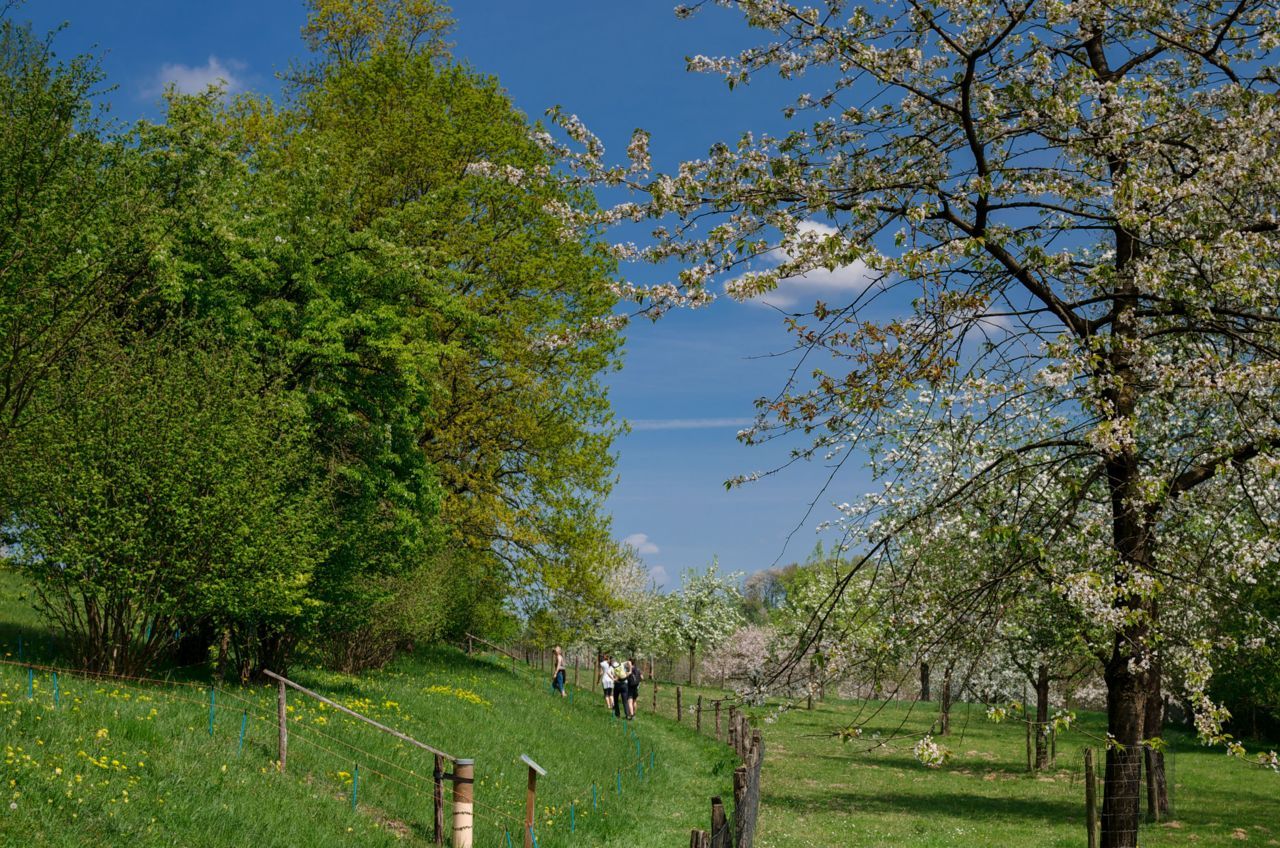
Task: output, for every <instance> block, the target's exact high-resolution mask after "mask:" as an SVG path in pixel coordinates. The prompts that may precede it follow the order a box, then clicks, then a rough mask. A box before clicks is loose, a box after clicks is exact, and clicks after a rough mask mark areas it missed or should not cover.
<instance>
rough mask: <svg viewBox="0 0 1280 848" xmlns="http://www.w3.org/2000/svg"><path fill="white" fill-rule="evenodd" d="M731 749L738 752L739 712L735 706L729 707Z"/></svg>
mask: <svg viewBox="0 0 1280 848" xmlns="http://www.w3.org/2000/svg"><path fill="white" fill-rule="evenodd" d="M729 747H730V748H732V749H733V750H734V751H737V750H738V712H737V708H736V707H734V705H733V704H730V705H729Z"/></svg>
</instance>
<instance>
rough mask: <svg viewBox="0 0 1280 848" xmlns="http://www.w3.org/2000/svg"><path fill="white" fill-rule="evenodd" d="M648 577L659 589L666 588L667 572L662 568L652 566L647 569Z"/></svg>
mask: <svg viewBox="0 0 1280 848" xmlns="http://www.w3.org/2000/svg"><path fill="white" fill-rule="evenodd" d="M649 576H650V577H652V578H653V582H654V583H656V584H657V586H658V588H659V589H665V588H666V587H667V570H666V569H665V568H663V567H662V566H660V565H655V566H652V567H651V568H650V569H649Z"/></svg>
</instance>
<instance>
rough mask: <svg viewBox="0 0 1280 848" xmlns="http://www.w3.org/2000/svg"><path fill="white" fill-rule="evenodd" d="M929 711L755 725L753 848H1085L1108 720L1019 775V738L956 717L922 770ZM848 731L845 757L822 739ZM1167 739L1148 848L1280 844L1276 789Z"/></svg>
mask: <svg viewBox="0 0 1280 848" xmlns="http://www.w3.org/2000/svg"><path fill="white" fill-rule="evenodd" d="M936 709H937V705H936V704H918V705H916V706H915V707H914V708H912V707H911V705H910V704H906V703H887V704H886V703H883V702H871V703H868V702H838V701H834V700H829V701H828V702H827V703H815V705H814V709H813V711H812V712H810V711H806V710H804V709H803V708H802V709H799V710H791V711H788V712H786V713H784V714H782V715H781V716H780V717H779V718H778V719H777V720H776V721H775V722H773V723H771V724H765V725H763V726H764V728H765V730H764V735H765V739H766V757H765V762H764V769H763V774H762V778H761V779H762V785H763V790H762V793H763V800H762V807H761V812H760V824H759V830H758V833H757V842H756V844H757V845H758V846H760V848H784V846H810V845H842V846H859V845H868V846H870V845H877V846H879V845H889V844H892V845H895V846H904V848H905V846H944V845H964V846H1009V845H1036V846H1063V848H1065V846H1080V845H1084V844H1085V829H1084V788H1083V753H1082V749H1083V747H1084V746H1086V745H1089V746H1093V747H1095V748H1096V749H1098V750H1099V751H1100V747H1099V745H1098V739H1100V738H1102V737H1104V734H1105V719H1104V716H1102V715H1101V714H1098V713H1082V714H1081V715H1080V721H1079V724H1078V726H1077V729H1075V730H1070V731H1065V732H1063V733H1061V734H1060V735H1059V737H1058V743H1057V767H1056V768H1053V769H1050V770H1047V771H1041V772H1038V773H1036V774H1029V773H1028V772H1027V770H1026V737H1025V731H1024V726H1023V725H1022V724H1020V723H1018V722H1013V723H1007V722H1006V723H1002V724H993V723H991V722H990V721H988V720H987V719H986V717H985V714H984V711H983V709H982V708H981V707H978V706H973V707H968V706H966V705H963V704H960V705H957V706H956V707H955V712H954V713H953V717H952V734H951V736H950V737H946V738H939V741H940V742H942V744H944V745H946V746H947V747H948V748H950V750H951V751H952V753H953V757H952V759H951V761H950V762H948V763H947V764H946V765H944V766H943V767H941V768H938V769H931V768H926V767H924V766H923V765H921V764H920V763H918V762H917V761H916V760H915V758H914V757H913V755H912V746H913V745H914V743H915V740H916V739H918V738H919V734H921V733H923V732H925V731H927V730H928V728H929V726H930V724H931V722H932V719H933V718H934V717H935V715H936ZM877 710H878V712H877ZM763 715H765V713H764V712H763V711H759V716H763ZM850 723H858V724H861V725H862V727H863V735H862V738H860V739H855V740H851V741H849V742H847V743H842V742H840V741H839V740H838V739H835V738H833V737H832V736H831V735H830V734H831V731H832V730H834V729H836V728H839V727H843V726H846V725H848V724H850ZM903 733H906V734H908V736H907V737H900V738H896V739H895V738H893V737H895V736H896V735H898V736H900V734H903ZM877 734H878V738H877ZM1166 738H1167V739H1168V741H1169V742H1170V753H1169V754H1168V761H1169V763H1170V781H1171V784H1172V785H1171V794H1172V802H1173V807H1174V814H1173V816H1172V817H1171V819H1170V821H1168V822H1165V823H1161V824H1149V825H1147V824H1144V825H1143V832H1142V835H1141V843H1142V844H1143V845H1144V846H1174V845H1196V846H1209V845H1238V844H1239V841H1240V840H1241V839H1242V838H1244V839H1247V840H1249V841H1252V842H1254V843H1255V844H1264V845H1266V844H1270V845H1276V844H1280V776H1278V775H1276V774H1274V773H1273V772H1270V771H1268V770H1264V769H1261V768H1259V767H1258V766H1256V765H1251V764H1249V763H1245V762H1241V761H1240V760H1236V759H1229V758H1228V757H1227V756H1226V755H1225V754H1224V753H1222V751H1221V749H1214V750H1208V749H1204V748H1201V747H1199V746H1197V745H1196V743H1195V740H1194V739H1193V738H1192V737H1190V736H1188V735H1187V734H1186V733H1182V732H1178V731H1176V730H1173V731H1170V732H1169V733H1167V734H1166Z"/></svg>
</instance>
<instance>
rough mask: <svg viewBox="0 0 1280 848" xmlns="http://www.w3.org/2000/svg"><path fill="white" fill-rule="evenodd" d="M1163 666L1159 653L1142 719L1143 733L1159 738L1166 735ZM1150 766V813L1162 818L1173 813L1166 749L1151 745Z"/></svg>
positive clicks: (1154, 660)
mask: <svg viewBox="0 0 1280 848" xmlns="http://www.w3.org/2000/svg"><path fill="white" fill-rule="evenodd" d="M1162 674H1163V669H1162V668H1161V666H1160V658H1159V657H1158V656H1157V657H1156V658H1155V659H1153V660H1152V662H1151V669H1150V670H1149V671H1148V673H1147V678H1148V685H1147V703H1146V709H1145V710H1144V715H1143V721H1142V735H1143V738H1145V739H1155V738H1156V737H1159V736H1163V735H1164V695H1163V693H1162V692H1161V682H1162V681H1161V676H1162ZM1146 766H1147V815H1148V817H1149V818H1150V819H1151V820H1152V821H1160V820H1161V819H1162V818H1164V817H1165V816H1166V815H1168V813H1169V785H1168V783H1167V781H1166V776H1165V770H1164V752H1162V751H1158V750H1156V749H1154V748H1150V747H1148V749H1147V752H1146Z"/></svg>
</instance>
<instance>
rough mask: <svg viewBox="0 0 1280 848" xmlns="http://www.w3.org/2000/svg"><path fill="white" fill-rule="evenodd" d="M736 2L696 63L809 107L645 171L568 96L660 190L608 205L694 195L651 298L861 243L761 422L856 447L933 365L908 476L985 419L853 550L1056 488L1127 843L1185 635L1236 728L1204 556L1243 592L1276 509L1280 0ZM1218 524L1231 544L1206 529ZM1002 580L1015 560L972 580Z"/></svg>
mask: <svg viewBox="0 0 1280 848" xmlns="http://www.w3.org/2000/svg"><path fill="white" fill-rule="evenodd" d="M702 5H707V4H703V3H698V4H693V5H692V6H688V7H681V8H680V9H679V10H678V11H679V13H680V14H691V13H693V12H694V11H696V9H697V7H699V6H702ZM715 5H720V6H728V7H733V8H736V9H738V10H739V11H741V12H742V13H743V14H744V15H745V17H746V19H747V22H748V23H749V24H750V25H751V26H753V27H755V28H757V29H759V30H761V31H763V32H764V33H765V34H766V37H765V39H764V41H763V43H761V44H759V45H757V46H752V47H749V48H748V49H745V50H743V51H742V52H741V53H740V54H738V55H736V56H727V57H703V56H698V57H694V58H693V59H691V60H690V65H691V67H692V68H693V69H694V70H704V71H711V72H715V73H722V74H723V75H724V76H725V78H726V79H727V81H728V82H729V84H730V86H734V85H740V84H743V83H746V82H747V81H749V80H750V79H751V78H752V77H753V76H755V75H759V74H765V73H777V74H780V75H781V76H782V77H784V78H796V77H799V76H801V75H806V76H807V77H808V79H807V81H806V86H805V87H806V89H807V90H808V92H809V93H805V94H803V95H800V96H799V97H797V98H796V99H795V100H794V101H792V102H790V103H788V104H786V109H785V113H784V114H786V115H787V116H789V117H792V118H794V119H796V120H797V126H796V128H795V129H794V130H792V131H790V132H787V133H785V134H783V135H780V136H774V135H759V136H750V135H749V136H746V137H744V138H742V139H741V140H740V141H739V142H738V143H737V144H736V145H720V146H717V147H715V148H714V149H713V150H712V151H711V153H710V155H709V156H708V157H707V158H705V159H703V160H701V161H697V162H690V163H687V164H686V165H685V166H683V167H682V168H681V170H680V171H679V173H677V174H674V175H670V176H667V175H659V176H656V177H652V178H646V177H643V176H639V175H637V173H636V170H637V169H641V170H642V169H643V166H644V164H645V162H644V161H643V156H637V157H633V168H632V169H622V168H618V169H606V168H604V167H603V166H602V165H600V164H599V163H600V150H599V145H598V143H597V142H595V140H594V139H593V138H591V137H590V135H589V134H588V133H587V132H586V130H585V129H584V128H583V127H582V126H581V125H580V124H579V123H577V122H576V121H575V120H573V119H565V120H564V122H563V123H564V126H565V128H566V129H567V130H568V132H569V133H570V135H571V136H574V137H575V138H577V139H578V140H580V141H585V142H586V145H585V149H584V151H583V152H582V153H581V154H580V158H579V160H578V161H579V163H580V164H581V165H582V166H583V167H584V168H585V169H587V170H588V171H591V172H593V176H595V177H596V178H598V179H601V180H603V181H605V182H612V183H615V184H616V183H620V182H629V183H631V184H632V185H634V186H636V187H637V188H642V189H644V190H645V191H647V197H646V198H644V199H643V200H642V202H641V203H639V204H635V205H631V206H627V207H623V208H622V209H620V210H618V211H617V214H618V216H624V215H625V216H630V217H642V216H644V215H646V214H647V215H650V216H652V217H663V216H674V217H675V218H676V219H678V224H677V226H667V227H665V229H662V230H660V231H659V232H658V236H659V243H658V244H657V245H655V246H654V247H652V248H650V249H648V250H647V251H645V253H646V254H647V255H648V256H649V257H651V258H655V259H662V258H667V257H672V256H676V257H680V258H682V259H684V260H687V261H688V263H689V266H688V267H687V268H686V270H685V271H684V272H683V273H682V275H681V278H680V280H679V281H678V283H676V284H674V285H671V286H666V287H659V288H656V289H653V290H651V291H649V292H647V293H646V292H644V291H642V290H635V291H634V292H633V293H634V294H635V295H636V296H637V297H638V298H640V299H641V300H643V299H644V298H645V297H646V296H648V297H650V298H651V307H652V308H655V309H660V308H662V307H663V306H665V305H667V304H669V303H672V302H681V301H688V300H701V299H705V298H706V297H707V295H708V292H709V286H710V284H711V282H712V280H714V279H716V278H717V275H725V276H729V277H731V279H730V281H729V283H728V285H727V288H728V290H729V292H730V293H731V294H734V295H736V296H738V297H743V298H749V297H752V296H754V295H757V294H760V293H764V292H767V291H769V290H771V289H773V288H774V287H775V286H777V285H779V284H782V285H785V280H786V279H787V278H788V277H792V276H797V275H802V274H805V273H807V272H810V271H814V270H816V269H824V268H825V269H831V268H835V267H839V266H850V265H853V264H855V263H862V266H863V267H865V269H866V275H867V279H866V288H865V290H864V291H863V292H861V293H859V294H857V295H856V296H852V297H850V298H849V299H848V300H847V301H846V302H841V303H835V304H827V303H819V304H817V305H816V306H815V308H814V309H813V310H811V311H810V312H808V313H805V314H800V315H795V316H793V317H792V318H791V319H790V323H791V326H792V328H793V329H794V330H795V331H796V335H797V338H798V340H799V343H800V345H801V346H802V347H803V348H806V349H808V350H810V351H811V352H814V353H817V354H824V353H825V354H829V358H828V359H826V360H825V361H824V360H823V358H822V357H821V356H811V357H810V360H809V361H810V362H816V363H818V368H817V370H816V371H815V370H812V369H809V368H808V367H806V369H805V371H804V372H802V373H798V375H797V378H796V379H795V380H794V381H793V382H792V383H791V384H789V385H788V386H787V387H786V389H785V391H783V392H782V393H780V395H778V396H777V397H776V398H773V399H771V400H770V401H768V402H766V404H765V407H764V409H763V410H762V416H761V421H760V423H759V426H758V427H757V428H756V429H755V430H754V432H753V433H751V434H749V435H748V439H749V440H762V439H765V438H767V437H768V436H769V435H771V434H773V433H775V432H780V431H801V432H803V433H806V434H812V435H814V436H815V437H816V442H815V444H814V447H813V450H814V451H815V452H819V453H829V452H832V451H835V452H837V453H838V452H840V451H842V450H846V449H848V448H849V447H851V446H853V445H856V444H857V443H858V441H859V439H860V438H861V437H862V435H864V434H866V433H868V432H870V431H875V430H876V429H877V428H879V429H880V431H881V432H882V433H883V432H884V428H885V427H886V426H888V425H889V424H891V421H892V418H893V412H892V411H893V410H895V409H896V408H898V407H899V406H901V405H903V404H915V403H919V402H920V400H921V398H924V397H928V398H929V402H927V403H924V404H923V407H924V409H923V412H922V414H921V415H920V416H919V417H917V418H916V419H915V420H914V421H913V422H909V423H911V424H912V425H913V426H915V427H916V430H915V431H914V433H915V437H914V438H907V439H905V440H903V442H902V443H901V444H900V450H898V451H895V452H894V453H892V454H891V455H888V456H885V457H882V458H881V470H882V471H883V472H884V473H885V474H886V475H888V476H890V477H892V476H893V475H894V474H895V473H898V472H902V471H904V470H905V471H907V472H910V471H912V470H913V469H916V468H918V467H919V465H920V463H919V461H918V459H919V456H920V454H921V453H922V452H923V453H925V454H928V450H929V445H930V444H932V443H934V442H937V441H940V440H942V441H945V440H944V439H943V438H942V437H941V436H940V434H945V433H946V432H949V431H954V430H955V429H957V428H966V429H967V432H968V434H969V438H968V439H967V440H966V441H965V442H964V443H963V447H964V449H963V450H962V451H961V452H960V453H959V454H958V455H953V456H951V457H950V458H942V459H939V460H938V461H937V462H936V463H934V465H933V468H932V469H930V470H931V471H936V472H937V473H936V474H934V475H933V479H932V480H930V481H928V482H927V483H926V485H924V486H923V487H922V488H918V489H916V490H913V491H907V492H901V491H895V492H894V493H893V495H892V496H891V497H886V498H884V499H882V500H881V501H880V502H879V503H878V504H876V506H875V507H874V508H872V509H869V510H867V511H864V512H863V513H861V514H860V515H859V516H855V520H856V521H857V522H859V523H860V524H861V525H862V526H864V527H867V528H869V529H868V539H869V540H870V549H869V550H870V553H869V554H868V556H867V557H865V558H863V559H862V560H860V562H862V563H867V562H871V561H873V560H874V559H876V558H877V557H879V556H881V555H882V554H883V553H884V552H885V550H886V548H887V545H886V540H888V539H892V538H894V537H895V536H896V535H897V534H898V533H899V532H900V531H901V529H902V528H903V527H905V526H919V525H925V526H927V525H928V524H929V522H930V521H931V520H932V517H933V516H935V515H936V514H937V513H938V511H939V510H940V509H941V508H942V507H944V506H950V505H952V504H955V503H957V502H962V501H963V500H964V499H965V498H967V497H969V496H970V495H971V494H973V493H974V492H978V491H980V490H981V489H983V488H984V487H990V486H994V485H999V486H1003V487H1004V489H1005V491H1006V492H1023V493H1026V494H1028V496H1029V497H1030V498H1031V499H1032V500H1035V501H1038V502H1037V503H1036V504H1035V507H1034V509H1035V511H1036V513H1037V514H1038V515H1039V516H1040V518H1041V523H1040V527H1039V531H1040V532H1039V533H1038V534H1037V535H1039V537H1040V538H1041V539H1042V540H1044V544H1043V546H1042V551H1041V554H1040V555H1039V556H1038V557H1036V558H1035V559H1034V561H1033V560H1032V559H1031V558H1029V557H1024V558H1021V559H1020V560H1019V561H1020V562H1022V563H1023V564H1024V565H1025V567H1027V568H1031V567H1034V568H1036V569H1039V570H1040V571H1041V572H1042V573H1043V574H1044V575H1045V576H1046V577H1047V578H1048V580H1047V581H1045V583H1044V584H1043V585H1046V586H1052V587H1055V589H1056V590H1057V591H1060V592H1061V593H1062V594H1063V595H1064V596H1065V597H1068V598H1070V599H1071V600H1072V601H1073V602H1074V603H1075V604H1077V606H1078V607H1079V608H1080V609H1081V610H1082V611H1084V612H1085V613H1086V614H1087V615H1088V616H1090V617H1091V618H1092V619H1093V620H1095V621H1097V622H1099V623H1100V624H1103V625H1104V626H1105V627H1106V628H1107V629H1108V633H1109V637H1108V638H1109V642H1110V645H1109V647H1108V650H1107V657H1106V662H1105V671H1104V677H1105V681H1106V686H1107V693H1108V695H1107V698H1108V706H1107V710H1108V725H1109V732H1110V734H1111V739H1112V743H1111V745H1110V746H1109V748H1108V751H1107V765H1106V792H1105V799H1104V805H1103V840H1102V841H1103V845H1104V846H1107V848H1112V846H1132V845H1135V844H1136V841H1137V832H1138V814H1139V807H1138V800H1137V799H1138V780H1139V764H1140V761H1141V759H1142V754H1143V743H1144V739H1145V738H1147V736H1148V734H1147V733H1146V732H1145V731H1144V722H1145V714H1146V712H1147V705H1148V701H1149V697H1148V693H1154V692H1156V691H1157V690H1158V684H1159V681H1160V676H1161V668H1162V664H1167V663H1168V662H1169V661H1170V660H1174V659H1176V660H1177V662H1178V663H1179V665H1180V666H1181V667H1182V672H1181V674H1182V676H1183V677H1184V678H1185V679H1186V680H1187V681H1188V683H1189V684H1190V687H1189V688H1190V689H1191V691H1192V694H1193V695H1194V696H1195V698H1196V700H1197V702H1198V703H1197V707H1198V709H1199V712H1200V714H1201V725H1200V726H1201V729H1202V731H1203V732H1204V734H1205V736H1206V738H1209V739H1217V740H1220V741H1221V740H1223V736H1222V734H1221V731H1220V729H1219V721H1218V720H1219V719H1220V718H1221V714H1220V713H1218V712H1217V711H1216V710H1215V709H1214V708H1213V705H1212V704H1211V703H1209V702H1208V700H1207V699H1206V698H1204V697H1203V683H1204V681H1205V679H1206V676H1207V670H1206V665H1205V662H1206V660H1205V657H1204V656H1203V652H1202V651H1200V650H1199V649H1198V648H1197V646H1198V645H1200V644H1201V643H1202V641H1203V638H1202V637H1203V635H1204V632H1205V631H1204V629H1203V625H1204V623H1205V622H1206V621H1208V620H1209V619H1210V616H1207V615H1204V614H1203V609H1201V610H1200V611H1199V612H1197V611H1196V610H1195V598H1194V597H1192V595H1193V594H1195V593H1192V592H1190V591H1188V587H1190V586H1196V587H1199V588H1200V589H1202V590H1203V591H1201V592H1199V595H1200V597H1202V598H1219V599H1229V598H1230V597H1231V596H1232V595H1233V593H1235V592H1236V591H1237V590H1238V586H1239V585H1240V584H1241V583H1243V582H1246V581H1248V580H1250V579H1251V578H1252V576H1253V575H1254V574H1255V573H1257V572H1258V571H1259V570H1260V569H1261V568H1262V566H1263V565H1264V563H1266V562H1267V561H1268V560H1269V558H1271V557H1272V556H1274V550H1275V544H1274V543H1275V534H1274V532H1270V531H1267V532H1263V533H1262V534H1261V535H1260V536H1259V535H1251V534H1250V533H1248V532H1247V529H1248V528H1247V527H1246V524H1247V523H1248V522H1249V521H1252V520H1253V517H1254V516H1255V515H1257V516H1260V517H1261V518H1262V519H1263V520H1262V522H1260V523H1261V524H1262V526H1263V527H1264V528H1269V527H1274V523H1273V519H1274V517H1275V510H1274V506H1273V504H1274V496H1275V486H1274V476H1275V469H1276V468H1277V458H1280V457H1278V452H1277V450H1276V448H1277V445H1278V444H1280V423H1278V422H1277V419H1276V416H1275V408H1276V389H1277V386H1278V375H1280V320H1277V319H1278V318H1280V310H1278V308H1277V307H1280V264H1278V263H1277V260H1278V259H1280V255H1278V252H1277V249H1278V247H1280V242H1278V241H1277V238H1276V233H1277V230H1278V228H1280V223H1278V222H1277V218H1276V208H1277V203H1278V201H1280V171H1277V169H1276V168H1275V167H1274V166H1273V162H1274V159H1275V156H1276V153H1277V149H1276V148H1277V140H1278V139H1280V133H1277V129H1278V128H1280V105H1278V104H1277V100H1276V77H1275V75H1274V67H1275V64H1276V58H1277V54H1276V48H1277V44H1278V43H1280V29H1278V25H1277V22H1276V17H1275V8H1274V4H1273V3H1271V2H1267V0H1240V2H1232V3H1199V2H1185V0H1074V1H1073V2H1063V1H1062V0H1019V2H1013V3H1009V2H994V0H993V1H992V2H985V1H983V0H979V2H968V0H965V2H956V0H902V2H898V0H886V2H883V3H875V4H873V3H868V4H865V5H855V4H852V3H848V2H845V0H827V2H823V3H793V2H785V0H738V2H731V0H722V2H717V3H716V4H715ZM643 141H644V139H643V137H638V140H637V143H636V144H633V151H632V152H633V153H635V152H640V153H643ZM708 219H715V220H708ZM695 221H696V222H697V224H698V226H697V227H696V228H695V227H691V226H686V225H688V224H692V223H694V222H695ZM766 258H767V259H770V260H772V261H770V262H762V261H761V260H763V259H766ZM809 374H812V381H809V380H808V379H807V376H808V375H809ZM1015 410H1016V411H1017V414H1016V415H1014V414H1013V412H1014V411H1015ZM946 444H947V445H948V446H955V445H956V444H957V443H956V442H955V441H954V440H951V441H947V442H946ZM928 458H929V461H930V462H933V460H934V459H935V457H933V456H931V455H930V456H929V457H928ZM1037 475H1042V476H1041V477H1037ZM1043 475H1048V477H1049V478H1050V480H1051V482H1050V483H1045V484H1040V483H1037V480H1040V481H1042V482H1043V479H1044V478H1043ZM919 479H920V478H919V477H917V480H919ZM996 481H998V482H996ZM1020 481H1021V482H1020ZM1024 514H1026V513H1025V511H1024ZM1224 539H1229V540H1233V543H1231V544H1228V545H1226V547H1228V548H1230V554H1229V555H1228V556H1226V557H1222V558H1217V557H1216V556H1215V557H1210V556H1205V555H1203V554H1204V552H1206V551H1211V552H1212V553H1214V554H1216V553H1217V550H1218V548H1220V547H1222V545H1220V544H1219V543H1220V542H1221V540H1224ZM1050 542H1052V544H1050ZM1033 562H1034V565H1032V563H1033ZM1010 571H1011V572H1012V573H1013V574H1016V573H1017V572H1018V571H1019V569H1017V568H1014V569H1011V570H1010ZM988 589H989V590H991V591H1002V588H1001V583H1000V582H999V581H998V582H997V583H995V584H987V585H986V586H972V587H970V590H969V592H968V594H969V595H970V596H971V597H972V596H973V595H974V594H975V593H979V594H980V593H981V592H982V591H985V590H988ZM838 594H839V587H837V589H836V591H835V592H834V593H833V597H834V596H835V595H838ZM1184 602H1185V603H1184ZM1170 617H1172V618H1174V619H1176V624H1174V623H1171V622H1170V621H1169V619H1170ZM818 620H820V618H819V619H815V621H818Z"/></svg>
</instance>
